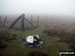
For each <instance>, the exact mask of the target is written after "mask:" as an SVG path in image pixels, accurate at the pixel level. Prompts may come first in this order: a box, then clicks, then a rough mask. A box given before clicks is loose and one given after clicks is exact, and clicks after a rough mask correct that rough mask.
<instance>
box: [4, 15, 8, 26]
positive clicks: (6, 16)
mask: <svg viewBox="0 0 75 56" xmlns="http://www.w3.org/2000/svg"><path fill="white" fill-rule="evenodd" d="M6 20H7V16H6V17H5V20H4V24H3V27H5V25H6Z"/></svg>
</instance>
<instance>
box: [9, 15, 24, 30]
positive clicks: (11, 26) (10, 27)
mask: <svg viewBox="0 0 75 56" xmlns="http://www.w3.org/2000/svg"><path fill="white" fill-rule="evenodd" d="M24 16H25V15H24V14H22V15H21V16H19V17H18V18H17V19H16V20H15V21H14V22H13V23H12V24H11V25H10V26H9V28H8V29H12V28H13V26H14V25H15V24H16V23H17V22H18V21H19V20H20V19H21V18H22V17H24Z"/></svg>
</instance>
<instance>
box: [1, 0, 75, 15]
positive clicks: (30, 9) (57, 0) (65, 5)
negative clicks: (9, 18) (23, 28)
mask: <svg viewBox="0 0 75 56" xmlns="http://www.w3.org/2000/svg"><path fill="white" fill-rule="evenodd" d="M19 13H30V14H57V15H68V16H75V0H0V14H19Z"/></svg>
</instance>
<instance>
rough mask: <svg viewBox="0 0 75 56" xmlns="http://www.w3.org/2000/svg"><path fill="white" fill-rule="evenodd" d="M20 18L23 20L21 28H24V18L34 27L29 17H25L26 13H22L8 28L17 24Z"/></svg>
mask: <svg viewBox="0 0 75 56" xmlns="http://www.w3.org/2000/svg"><path fill="white" fill-rule="evenodd" d="M20 19H22V21H21V28H22V30H24V20H26V21H27V22H28V23H29V24H31V26H32V27H34V26H33V24H32V23H31V22H30V21H29V20H28V19H27V18H25V15H24V14H22V15H21V16H19V17H18V18H17V19H16V20H15V21H14V22H13V23H12V24H11V25H10V26H9V27H8V29H12V28H13V27H14V25H15V24H16V23H17V22H18V21H19V20H20Z"/></svg>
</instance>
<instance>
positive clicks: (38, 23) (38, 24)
mask: <svg viewBox="0 0 75 56" xmlns="http://www.w3.org/2000/svg"><path fill="white" fill-rule="evenodd" d="M39 25H40V24H39V16H38V27H39Z"/></svg>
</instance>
